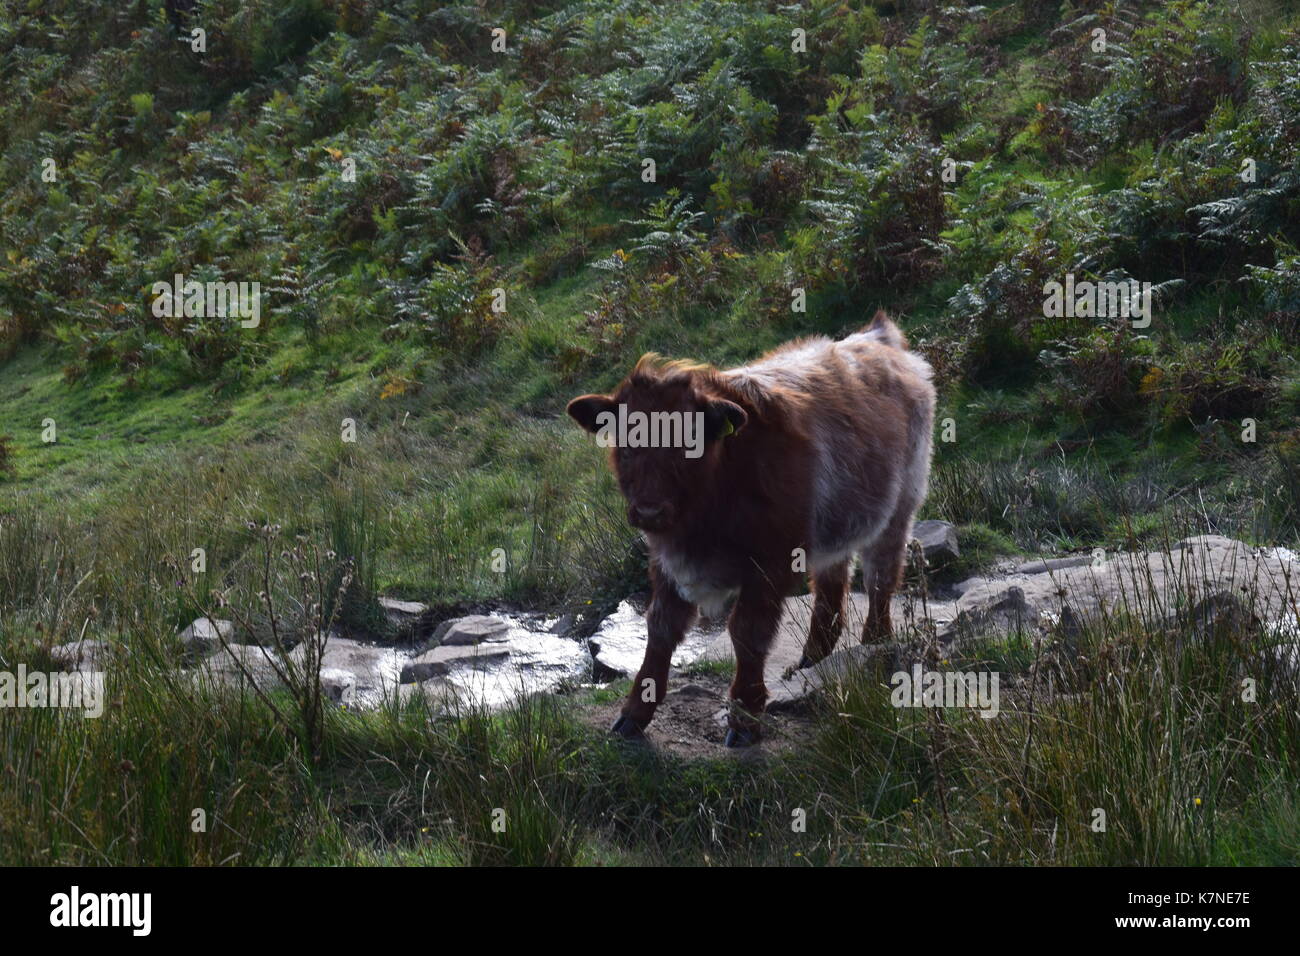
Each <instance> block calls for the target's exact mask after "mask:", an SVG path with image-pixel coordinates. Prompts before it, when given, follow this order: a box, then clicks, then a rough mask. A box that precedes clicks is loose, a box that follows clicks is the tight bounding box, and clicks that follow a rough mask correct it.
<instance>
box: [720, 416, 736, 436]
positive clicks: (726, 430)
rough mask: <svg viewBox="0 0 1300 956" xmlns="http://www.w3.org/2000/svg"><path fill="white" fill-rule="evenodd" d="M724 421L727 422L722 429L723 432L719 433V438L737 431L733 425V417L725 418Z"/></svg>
mask: <svg viewBox="0 0 1300 956" xmlns="http://www.w3.org/2000/svg"><path fill="white" fill-rule="evenodd" d="M723 421H725V422H726V425H725V426H724V427H723V429H722V434H721V435H719V436H718V437H719V438H726V437H727V436H728V435H734V434H735V432H736V426H735V425H733V424H731V419H730V418H724V419H723Z"/></svg>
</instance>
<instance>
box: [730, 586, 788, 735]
mask: <svg viewBox="0 0 1300 956" xmlns="http://www.w3.org/2000/svg"><path fill="white" fill-rule="evenodd" d="M788 583H789V582H788V580H786V579H785V578H782V581H781V582H775V581H772V580H770V579H769V578H766V577H763V578H761V579H756V580H751V581H748V582H746V583H745V585H744V586H742V587H741V589H740V597H739V599H738V600H737V601H736V606H735V608H734V609H733V610H732V612H731V619H730V620H729V621H728V622H727V628H728V630H729V631H730V632H731V645H732V647H733V648H735V651H736V676H735V679H734V680H733V681H732V682H731V701H730V714H729V716H728V718H727V727H728V729H727V740H726V745H727V746H728V747H747V746H749V745H750V744H753V743H757V742H758V739H759V737H760V736H761V733H762V732H761V729H760V727H759V721H758V718H759V717H760V716H761V715H762V713H763V708H764V707H765V706H766V704H767V684H766V683H765V682H764V680H763V665H764V664H765V663H766V662H767V652H768V650H769V649H770V648H771V646H772V639H773V638H774V637H776V628H777V625H778V624H779V623H780V621H781V611H782V610H783V608H784V607H785V590H783V588H782V584H788Z"/></svg>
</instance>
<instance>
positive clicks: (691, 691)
mask: <svg viewBox="0 0 1300 956" xmlns="http://www.w3.org/2000/svg"><path fill="white" fill-rule="evenodd" d="M667 696H668V697H673V696H678V697H712V696H713V691H711V690H709V689H708V688H707V687H704V686H702V685H700V684H683V685H682V686H681V687H677V688H674V689H672V690H670V691H668V694H667Z"/></svg>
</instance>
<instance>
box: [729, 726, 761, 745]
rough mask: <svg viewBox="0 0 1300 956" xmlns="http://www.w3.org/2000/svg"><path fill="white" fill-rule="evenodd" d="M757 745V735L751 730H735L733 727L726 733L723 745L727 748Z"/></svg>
mask: <svg viewBox="0 0 1300 956" xmlns="http://www.w3.org/2000/svg"><path fill="white" fill-rule="evenodd" d="M756 743H758V733H757V731H753V730H736V729H735V728H734V727H732V728H730V729H729V730H728V731H727V739H726V742H725V745H726V746H728V747H752V746H753V745H754V744H756Z"/></svg>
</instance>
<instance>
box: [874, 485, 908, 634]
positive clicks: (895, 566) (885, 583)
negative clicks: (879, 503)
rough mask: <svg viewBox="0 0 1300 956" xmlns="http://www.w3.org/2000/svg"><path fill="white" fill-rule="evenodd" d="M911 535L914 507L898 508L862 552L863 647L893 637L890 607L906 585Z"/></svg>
mask: <svg viewBox="0 0 1300 956" xmlns="http://www.w3.org/2000/svg"><path fill="white" fill-rule="evenodd" d="M911 532H912V508H899V510H898V511H896V512H895V513H894V516H893V518H891V519H890V521H889V524H888V525H887V526H886V527H885V530H884V531H883V532H882V533H881V535H880V537H879V538H877V539H876V541H875V543H874V544H872V546H871V547H870V548H868V549H866V550H865V551H863V553H862V587H863V589H864V590H866V592H867V598H868V602H869V603H868V607H867V620H866V623H865V624H864V625H863V627H862V643H863V644H879V643H882V642H884V641H887V640H889V639H890V637H891V636H893V633H894V628H893V624H892V623H891V621H890V619H889V605H890V602H891V601H892V600H893V598H894V592H895V591H897V590H898V589H899V588H900V587H901V586H902V584H903V564H904V561H905V560H906V558H907V540H908V537H909V536H910V535H911Z"/></svg>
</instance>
